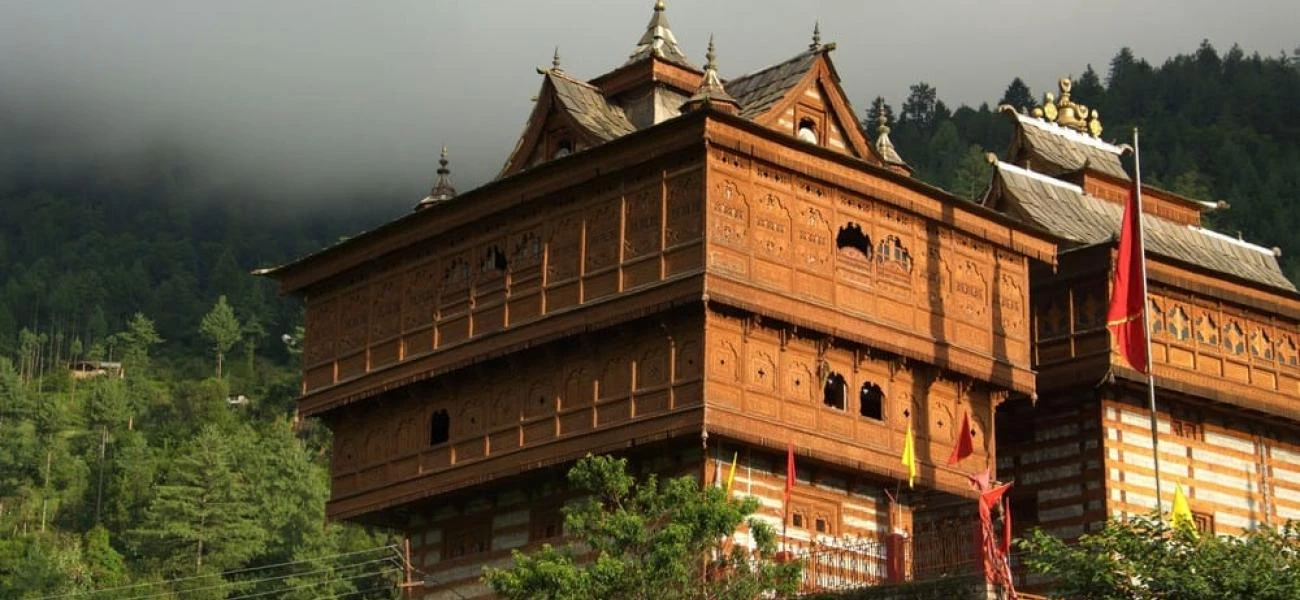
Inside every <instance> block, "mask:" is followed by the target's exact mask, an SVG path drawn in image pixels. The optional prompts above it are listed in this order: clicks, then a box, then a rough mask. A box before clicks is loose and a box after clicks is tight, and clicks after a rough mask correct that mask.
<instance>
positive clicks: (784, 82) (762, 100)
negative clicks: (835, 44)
mask: <svg viewBox="0 0 1300 600" xmlns="http://www.w3.org/2000/svg"><path fill="white" fill-rule="evenodd" d="M821 52H822V50H808V51H805V52H802V53H800V54H798V55H796V56H795V57H793V58H790V59H789V60H786V61H785V62H781V63H777V64H775V65H772V66H770V67H766V68H763V69H760V70H758V71H755V72H753V73H749V74H747V75H741V76H740V77H736V78H734V79H731V80H729V81H727V82H726V85H727V92H729V93H730V94H731V97H732V98H735V99H736V101H737V102H739V103H740V107H741V108H740V116H742V117H744V118H746V119H751V120H752V119H754V118H757V117H759V116H761V115H763V114H764V113H766V112H767V111H768V109H770V108H772V106H773V105H775V104H776V103H778V102H780V101H781V100H782V99H784V98H785V97H786V94H788V93H789V92H790V90H792V89H794V87H795V86H796V85H799V82H800V81H803V79H804V77H805V76H807V75H808V72H809V71H811V70H812V68H813V65H815V64H817V55H818V54H820V53H821Z"/></svg>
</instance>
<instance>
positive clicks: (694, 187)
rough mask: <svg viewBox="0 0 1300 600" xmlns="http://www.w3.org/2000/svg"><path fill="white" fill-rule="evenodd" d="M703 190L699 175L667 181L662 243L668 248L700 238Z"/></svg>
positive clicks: (694, 173)
mask: <svg viewBox="0 0 1300 600" xmlns="http://www.w3.org/2000/svg"><path fill="white" fill-rule="evenodd" d="M703 186H704V179H703V177H702V175H701V172H700V171H693V172H691V173H688V174H685V175H679V176H677V177H673V178H671V179H669V180H668V181H667V183H666V184H665V188H666V189H667V197H668V198H667V206H668V208H667V217H666V218H665V219H664V239H665V243H666V245H667V246H668V247H672V246H676V245H679V244H684V243H687V242H691V241H694V240H698V239H699V238H700V234H701V233H702V231H703V207H704V201H703V193H702V192H703Z"/></svg>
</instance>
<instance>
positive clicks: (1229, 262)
mask: <svg viewBox="0 0 1300 600" xmlns="http://www.w3.org/2000/svg"><path fill="white" fill-rule="evenodd" d="M1013 117H1014V118H1015V119H1017V126H1018V128H1019V130H1018V132H1019V133H1018V135H1019V136H1021V137H1019V138H1018V139H1017V141H1016V142H1013V144H1012V149H1013V151H1012V152H1011V154H1012V160H1013V162H1015V161H1020V162H1019V163H1018V164H1007V163H999V164H998V165H997V167H996V170H997V173H996V174H995V180H994V186H993V188H992V190H991V192H990V196H989V197H988V198H986V199H985V203H986V204H987V205H990V206H995V207H998V208H999V209H1000V210H1005V211H1006V212H1008V213H1011V214H1017V215H1020V216H1021V218H1024V219H1026V220H1029V221H1033V222H1035V223H1036V224H1038V225H1039V226H1041V227H1043V228H1044V229H1046V230H1048V231H1050V232H1052V234H1053V235H1055V236H1057V238H1058V239H1059V241H1061V243H1062V249H1063V250H1067V249H1068V252H1065V251H1063V252H1062V253H1061V255H1060V257H1059V262H1058V264H1057V266H1056V268H1054V269H1048V268H1041V267H1040V268H1033V269H1031V282H1032V292H1031V296H1032V306H1033V311H1032V314H1033V318H1032V324H1031V326H1032V331H1033V339H1034V346H1033V347H1034V357H1033V360H1034V366H1035V368H1036V369H1037V370H1038V374H1039V379H1038V395H1039V397H1038V399H1037V401H1036V403H1035V402H1030V401H1029V400H1028V399H1018V400H1015V401H1012V402H1008V403H1006V404H1004V405H1003V406H1002V407H1001V408H1000V409H999V410H998V414H997V419H996V420H997V423H998V429H999V432H1001V435H999V436H998V438H997V452H998V462H999V465H998V466H999V468H998V472H999V474H1000V475H1001V476H1002V477H1004V478H1014V479H1015V481H1016V486H1015V488H1014V489H1013V491H1012V492H1011V498H1012V500H1011V503H1012V507H1013V511H1014V512H1015V513H1016V514H1015V521H1016V522H1019V523H1022V524H1024V527H1029V526H1034V525H1040V526H1042V527H1044V528H1045V529H1047V530H1048V531H1050V532H1053V533H1055V534H1056V535H1059V536H1061V537H1065V538H1075V537H1077V536H1079V535H1081V534H1084V533H1088V532H1090V531H1096V530H1098V529H1100V528H1101V527H1102V526H1103V525H1104V522H1105V520H1106V519H1108V518H1125V517H1128V516H1132V515H1144V514H1148V513H1150V512H1151V511H1152V510H1153V509H1155V507H1156V504H1157V503H1156V495H1155V489H1156V484H1155V471H1154V457H1153V452H1152V445H1153V444H1152V438H1151V420H1150V412H1149V410H1148V397H1147V387H1146V385H1145V384H1146V378H1145V377H1144V376H1142V375H1141V374H1139V373H1137V372H1135V371H1134V370H1133V369H1132V368H1131V367H1129V366H1128V364H1127V363H1125V361H1124V359H1123V358H1121V357H1120V355H1119V354H1118V353H1117V352H1116V351H1115V349H1114V348H1113V343H1112V341H1111V336H1110V333H1109V331H1108V330H1107V326H1106V312H1107V305H1108V300H1109V294H1110V285H1111V278H1112V269H1113V265H1114V261H1115V252H1116V246H1115V243H1114V240H1113V239H1106V238H1107V236H1109V235H1112V234H1108V233H1105V229H1106V228H1107V227H1111V226H1110V225H1107V223H1108V222H1109V221H1115V223H1114V225H1115V226H1117V225H1118V216H1119V212H1120V209H1119V206H1120V205H1121V204H1122V203H1123V202H1125V201H1126V200H1127V198H1128V197H1129V195H1130V193H1132V191H1131V190H1132V187H1133V185H1132V182H1130V181H1128V180H1127V175H1126V174H1125V173H1124V171H1123V170H1122V168H1121V167H1120V163H1119V159H1118V155H1119V152H1120V149H1119V148H1117V147H1110V146H1108V145H1106V144H1102V143H1098V142H1096V141H1090V140H1086V139H1085V140H1080V139H1078V136H1077V135H1075V134H1073V133H1070V132H1063V131H1057V130H1055V129H1053V128H1052V127H1051V126H1044V125H1041V124H1033V123H1026V119H1027V117H1025V116H1023V115H1013ZM1053 144H1054V145H1055V146H1052V145H1053ZM1048 146H1051V147H1048ZM1097 150H1102V151H1103V152H1101V153H1098V152H1097ZM1089 152H1091V153H1092V154H1091V156H1092V157H1093V158H1094V159H1097V158H1098V157H1100V159H1098V160H1096V161H1095V162H1091V163H1085V164H1083V165H1082V166H1078V168H1077V170H1071V169H1061V168H1060V165H1054V164H1053V163H1051V162H1050V161H1048V160H1047V157H1052V156H1055V157H1069V156H1072V155H1078V154H1085V153H1089ZM1106 152H1111V153H1112V154H1111V155H1107V154H1106ZM1021 159H1023V160H1021ZM1090 160H1092V159H1090ZM1107 161H1110V162H1109V163H1107ZM1103 163H1106V164H1103ZM1097 165H1100V167H1098V166H1097ZM1049 175H1050V176H1049ZM1026 183H1028V185H1026ZM1030 190H1037V192H1034V193H1030ZM1143 199H1144V203H1145V206H1144V213H1145V216H1144V221H1146V224H1145V225H1144V228H1145V229H1146V232H1147V240H1148V244H1147V249H1148V255H1147V267H1148V271H1149V278H1150V294H1149V300H1148V301H1149V305H1150V313H1149V314H1150V316H1151V320H1150V323H1149V328H1150V331H1149V333H1150V336H1151V349H1152V357H1151V362H1152V371H1153V373H1154V376H1155V382H1156V398H1157V409H1158V415H1157V421H1158V431H1159V446H1160V467H1161V482H1162V488H1163V489H1162V491H1163V493H1164V498H1163V506H1164V508H1165V509H1166V510H1168V508H1169V507H1170V502H1171V500H1172V497H1173V488H1174V485H1175V484H1179V485H1181V486H1182V487H1183V489H1184V490H1185V492H1186V495H1187V497H1188V499H1189V502H1190V505H1191V509H1192V511H1193V514H1194V516H1195V518H1196V522H1197V525H1198V526H1199V527H1201V528H1202V529H1205V530H1207V531H1212V532H1215V533H1220V534H1234V533H1240V532H1242V531H1245V530H1247V529H1250V528H1253V527H1257V526H1260V525H1278V524H1281V523H1283V522H1285V521H1286V520H1288V519H1294V518H1297V517H1300V503H1297V501H1298V500H1300V480H1298V479H1297V477H1296V475H1297V474H1300V471H1297V468H1298V467H1300V462H1297V459H1300V454H1298V453H1297V450H1300V410H1298V409H1297V406H1300V404H1298V401H1300V355H1298V354H1297V352H1296V350H1295V349H1296V348H1297V343H1300V294H1297V293H1296V290H1295V287H1294V285H1293V284H1292V283H1291V282H1289V281H1287V280H1286V279H1285V277H1283V276H1282V274H1281V272H1280V269H1279V268H1278V265H1277V261H1276V257H1275V255H1274V253H1273V252H1270V251H1269V250H1267V249H1264V248H1260V247H1257V246H1254V245H1253V244H1249V243H1247V242H1244V241H1241V240H1239V239H1236V238H1229V237H1228V236H1224V235H1222V234H1217V233H1215V232H1213V231H1209V230H1207V229H1204V228H1203V227H1202V224H1201V213H1202V212H1204V211H1206V210H1212V209H1214V208H1220V207H1216V206H1215V205H1212V204H1210V203H1202V202H1197V201H1194V200H1190V199H1186V198H1182V197H1179V196H1177V195H1175V194H1172V193H1169V192H1165V191H1163V190H1159V189H1155V188H1150V187H1148V186H1144V187H1143ZM1053 206H1056V207H1063V208H1062V213H1061V214H1067V213H1068V214H1069V215H1070V216H1069V219H1070V220H1069V221H1068V222H1067V221H1065V220H1059V219H1057V217H1056V216H1055V215H1053V214H1052V212H1051V207H1053ZM1076 224H1078V226H1077V227H1076ZM1097 224H1102V225H1101V227H1102V229H1101V230H1099V231H1095V232H1091V233H1090V232H1089V230H1088V227H1089V226H1094V227H1095V226H1096V225H1097ZM1116 229H1117V227H1112V228H1111V229H1110V231H1111V232H1113V231H1114V230H1116ZM1090 236H1092V237H1090Z"/></svg>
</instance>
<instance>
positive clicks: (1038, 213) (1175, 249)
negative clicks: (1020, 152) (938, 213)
mask: <svg viewBox="0 0 1300 600" xmlns="http://www.w3.org/2000/svg"><path fill="white" fill-rule="evenodd" d="M994 186H995V188H1000V189H1001V190H1002V192H1003V193H1002V199H1003V200H1004V201H1005V203H1004V204H1003V205H1002V206H999V207H997V208H999V209H1001V210H1003V212H1006V213H1009V214H1011V215H1012V216H1013V217H1016V218H1018V219H1020V220H1022V221H1025V222H1028V223H1030V224H1033V225H1037V226H1038V227H1041V228H1043V229H1045V230H1047V231H1048V232H1050V233H1052V234H1055V235H1057V236H1059V237H1062V238H1065V239H1067V240H1070V241H1073V242H1076V243H1078V244H1081V245H1089V244H1098V243H1103V242H1108V241H1110V240H1112V239H1114V238H1115V237H1116V236H1117V235H1118V232H1119V225H1120V220H1121V219H1122V218H1123V213H1124V207H1123V206H1121V205H1119V204H1116V203H1114V202H1108V201H1105V200H1102V199H1100V198H1095V197H1092V196H1089V195H1087V194H1085V193H1083V190H1082V189H1080V188H1079V187H1078V186H1076V185H1073V184H1070V183H1066V182H1063V181H1059V180H1057V179H1054V178H1052V177H1049V176H1047V175H1043V174H1039V173H1034V172H1031V171H1027V170H1025V169H1021V168H1020V167H1017V166H1015V165H1011V164H1007V163H999V164H998V166H997V173H996V175H995V176H994ZM1142 229H1143V232H1144V236H1145V237H1144V240H1145V242H1146V247H1147V250H1149V251H1151V252H1153V253H1155V254H1158V255H1161V256H1164V257H1168V258H1172V259H1175V260H1179V261H1183V262H1187V263H1191V264H1194V265H1197V266H1200V267H1204V268H1206V269H1210V270H1213V271H1217V272H1219V273H1225V274H1228V275H1232V276H1236V277H1240V278H1242V279H1246V280H1248V281H1251V282H1254V283H1259V284H1263V285H1266V286H1270V287H1274V288H1280V289H1283V290H1286V291H1290V292H1294V291H1296V287H1295V284H1293V283H1291V282H1290V281H1289V280H1287V278H1286V276H1285V275H1283V274H1282V269H1281V268H1280V267H1279V266H1278V262H1277V257H1276V256H1275V255H1274V254H1273V252H1272V251H1271V250H1269V249H1267V248H1262V247H1260V246H1256V245H1254V244H1250V243H1248V242H1243V241H1241V240H1237V239H1234V238H1231V237H1229V236H1226V235H1223V234H1221V233H1217V232H1215V231H1211V230H1209V229H1202V228H1200V227H1194V226H1190V225H1183V224H1179V223H1175V222H1173V221H1170V220H1167V219H1163V218H1160V217H1157V216H1155V215H1150V214H1146V215H1143V218H1142Z"/></svg>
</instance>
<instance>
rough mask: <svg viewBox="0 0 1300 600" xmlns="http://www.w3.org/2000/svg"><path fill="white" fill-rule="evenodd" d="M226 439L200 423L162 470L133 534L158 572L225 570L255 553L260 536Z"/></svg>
mask: <svg viewBox="0 0 1300 600" xmlns="http://www.w3.org/2000/svg"><path fill="white" fill-rule="evenodd" d="M230 444H231V442H230V441H229V438H228V436H227V435H225V434H224V433H223V432H221V431H219V430H218V429H217V428H216V427H214V426H211V425H209V426H206V427H204V428H203V429H202V430H201V431H200V432H199V435H198V437H196V438H195V439H194V440H193V441H192V442H191V443H190V444H188V445H187V447H185V448H184V449H183V450H182V451H181V454H180V455H179V456H177V457H176V458H175V459H174V460H173V461H172V464H171V465H170V466H169V468H167V469H166V470H165V472H164V474H163V478H162V483H161V484H159V485H158V486H157V489H156V493H155V494H154V496H153V499H152V501H151V502H150V503H149V507H148V509H147V510H146V511H145V514H144V523H143V526H142V527H141V528H139V529H137V530H135V531H134V532H133V534H134V537H135V539H136V540H137V542H138V546H139V548H140V550H141V552H142V553H144V554H145V555H147V556H149V557H151V558H152V559H153V560H154V561H155V562H157V563H158V566H159V567H160V568H161V569H162V570H163V572H164V573H168V574H180V573H190V574H200V573H204V572H212V571H221V570H224V569H229V568H231V567H234V566H236V565H239V564H242V563H243V562H244V561H246V560H248V559H249V558H251V557H253V556H255V555H256V554H257V553H258V551H259V550H260V549H261V547H262V545H263V543H264V542H265V540H266V534H267V532H266V531H263V530H261V529H259V528H258V524H257V516H256V514H255V509H256V505H255V504H254V503H252V502H250V501H249V498H248V494H247V492H248V481H247V480H246V478H245V476H244V474H243V473H242V472H240V471H239V470H237V469H236V468H235V465H234V464H232V456H231V448H230Z"/></svg>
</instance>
